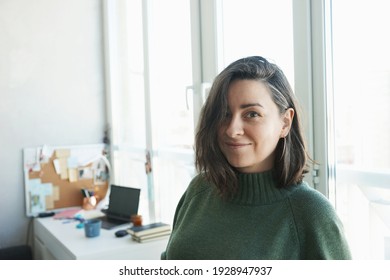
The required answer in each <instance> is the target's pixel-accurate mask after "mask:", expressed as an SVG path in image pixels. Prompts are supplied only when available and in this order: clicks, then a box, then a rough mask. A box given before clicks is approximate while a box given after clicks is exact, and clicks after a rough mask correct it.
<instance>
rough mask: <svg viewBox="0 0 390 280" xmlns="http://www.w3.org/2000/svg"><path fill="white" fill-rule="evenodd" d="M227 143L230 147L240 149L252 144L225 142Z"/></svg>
mask: <svg viewBox="0 0 390 280" xmlns="http://www.w3.org/2000/svg"><path fill="white" fill-rule="evenodd" d="M225 145H226V146H227V147H228V148H230V149H240V148H244V147H246V146H249V145H251V144H250V143H225Z"/></svg>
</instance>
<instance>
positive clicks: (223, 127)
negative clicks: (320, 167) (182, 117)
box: [161, 56, 351, 259]
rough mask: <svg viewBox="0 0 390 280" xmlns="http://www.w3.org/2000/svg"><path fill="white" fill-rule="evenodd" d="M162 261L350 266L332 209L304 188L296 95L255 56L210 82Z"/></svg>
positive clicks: (304, 162) (304, 166)
mask: <svg viewBox="0 0 390 280" xmlns="http://www.w3.org/2000/svg"><path fill="white" fill-rule="evenodd" d="M195 156H196V167H197V170H198V171H199V174H198V175H197V176H196V177H195V178H194V179H193V180H192V182H191V183H190V185H189V187H188V189H187V190H186V192H185V193H184V195H183V196H182V198H181V200H180V202H179V204H178V206H177V209H176V213H175V217H174V222H173V231H172V234H171V237H170V240H169V243H168V245H167V248H166V251H165V252H163V253H162V255H161V258H162V259H350V258H351V254H350V251H349V248H348V244H347V242H346V239H345V237H344V233H343V228H342V224H341V222H340V220H339V218H338V217H337V215H336V212H335V210H334V208H333V207H332V205H331V204H330V203H329V201H328V200H327V199H326V198H325V197H324V196H323V195H322V194H321V193H319V192H318V191H316V190H314V189H312V188H310V187H309V186H308V184H306V183H305V182H303V181H302V179H303V176H304V174H305V173H307V171H308V169H307V159H308V157H307V153H306V150H305V144H304V139H303V134H302V130H301V124H300V116H299V115H298V111H297V102H296V100H295V97H294V94H293V91H292V89H291V87H290V85H289V83H288V81H287V79H286V77H285V76H284V74H283V72H282V71H281V70H280V69H279V67H278V66H276V65H275V64H272V63H270V62H268V61H267V60H266V59H264V58H262V57H259V56H255V57H247V58H243V59H240V60H238V61H236V62H233V63H232V64H230V65H229V66H228V67H227V68H226V69H225V70H223V71H222V72H221V73H220V74H219V75H218V76H217V77H216V79H215V81H214V83H213V86H212V88H211V90H210V93H209V96H208V98H207V101H206V103H205V105H204V107H203V109H202V112H201V117H200V120H199V126H198V131H197V134H196V143H195Z"/></svg>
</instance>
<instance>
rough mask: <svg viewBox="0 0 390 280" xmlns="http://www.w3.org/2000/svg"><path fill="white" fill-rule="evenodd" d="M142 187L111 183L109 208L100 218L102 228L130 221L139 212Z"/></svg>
mask: <svg viewBox="0 0 390 280" xmlns="http://www.w3.org/2000/svg"><path fill="white" fill-rule="evenodd" d="M140 192H141V190H140V189H136V188H129V187H123V186H117V185H111V190H110V196H109V202H108V208H107V209H106V210H102V212H103V213H104V214H105V215H104V216H102V217H99V219H100V220H101V221H102V228H104V229H112V228H114V227H118V226H121V225H125V224H128V223H130V218H131V215H134V214H138V205H139V197H140Z"/></svg>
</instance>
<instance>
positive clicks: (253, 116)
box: [245, 111, 261, 119]
mask: <svg viewBox="0 0 390 280" xmlns="http://www.w3.org/2000/svg"><path fill="white" fill-rule="evenodd" d="M257 117H261V115H260V114H259V113H257V112H255V111H250V112H247V113H246V114H245V118H248V119H253V118H257Z"/></svg>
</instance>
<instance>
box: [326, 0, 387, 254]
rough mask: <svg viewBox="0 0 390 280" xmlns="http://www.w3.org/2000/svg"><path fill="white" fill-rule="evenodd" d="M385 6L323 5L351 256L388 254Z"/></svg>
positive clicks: (340, 199) (340, 206)
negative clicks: (328, 18) (328, 33)
mask: <svg viewBox="0 0 390 280" xmlns="http://www.w3.org/2000/svg"><path fill="white" fill-rule="evenodd" d="M387 6H388V5H387V3H385V2H384V1H379V0H373V1H363V0H359V1H356V0H353V1H352V0H346V1H333V2H332V7H331V8H332V9H331V15H332V31H333V32H332V35H333V38H332V39H333V44H332V52H333V60H332V63H333V92H331V93H330V94H332V95H333V102H334V103H333V104H334V105H333V106H334V131H331V133H334V151H335V183H336V184H335V193H336V207H337V210H338V212H339V213H340V216H341V218H342V220H343V222H344V226H345V228H346V232H347V235H348V239H349V241H350V244H351V249H352V251H353V255H354V258H356V259H385V258H387V259H388V258H390V256H389V245H390V243H389V241H390V130H389V127H390V110H389V108H388V106H389V104H390V53H389V51H388V50H389V49H390V40H389V38H388V36H386V35H385V34H386V33H387V32H388V26H390V18H389V17H388V7H387ZM351 7H353V8H351ZM346 16H347V17H348V20H346ZM362 19H364V20H362ZM386 246H387V248H388V249H387V252H386V250H385V248H386Z"/></svg>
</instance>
